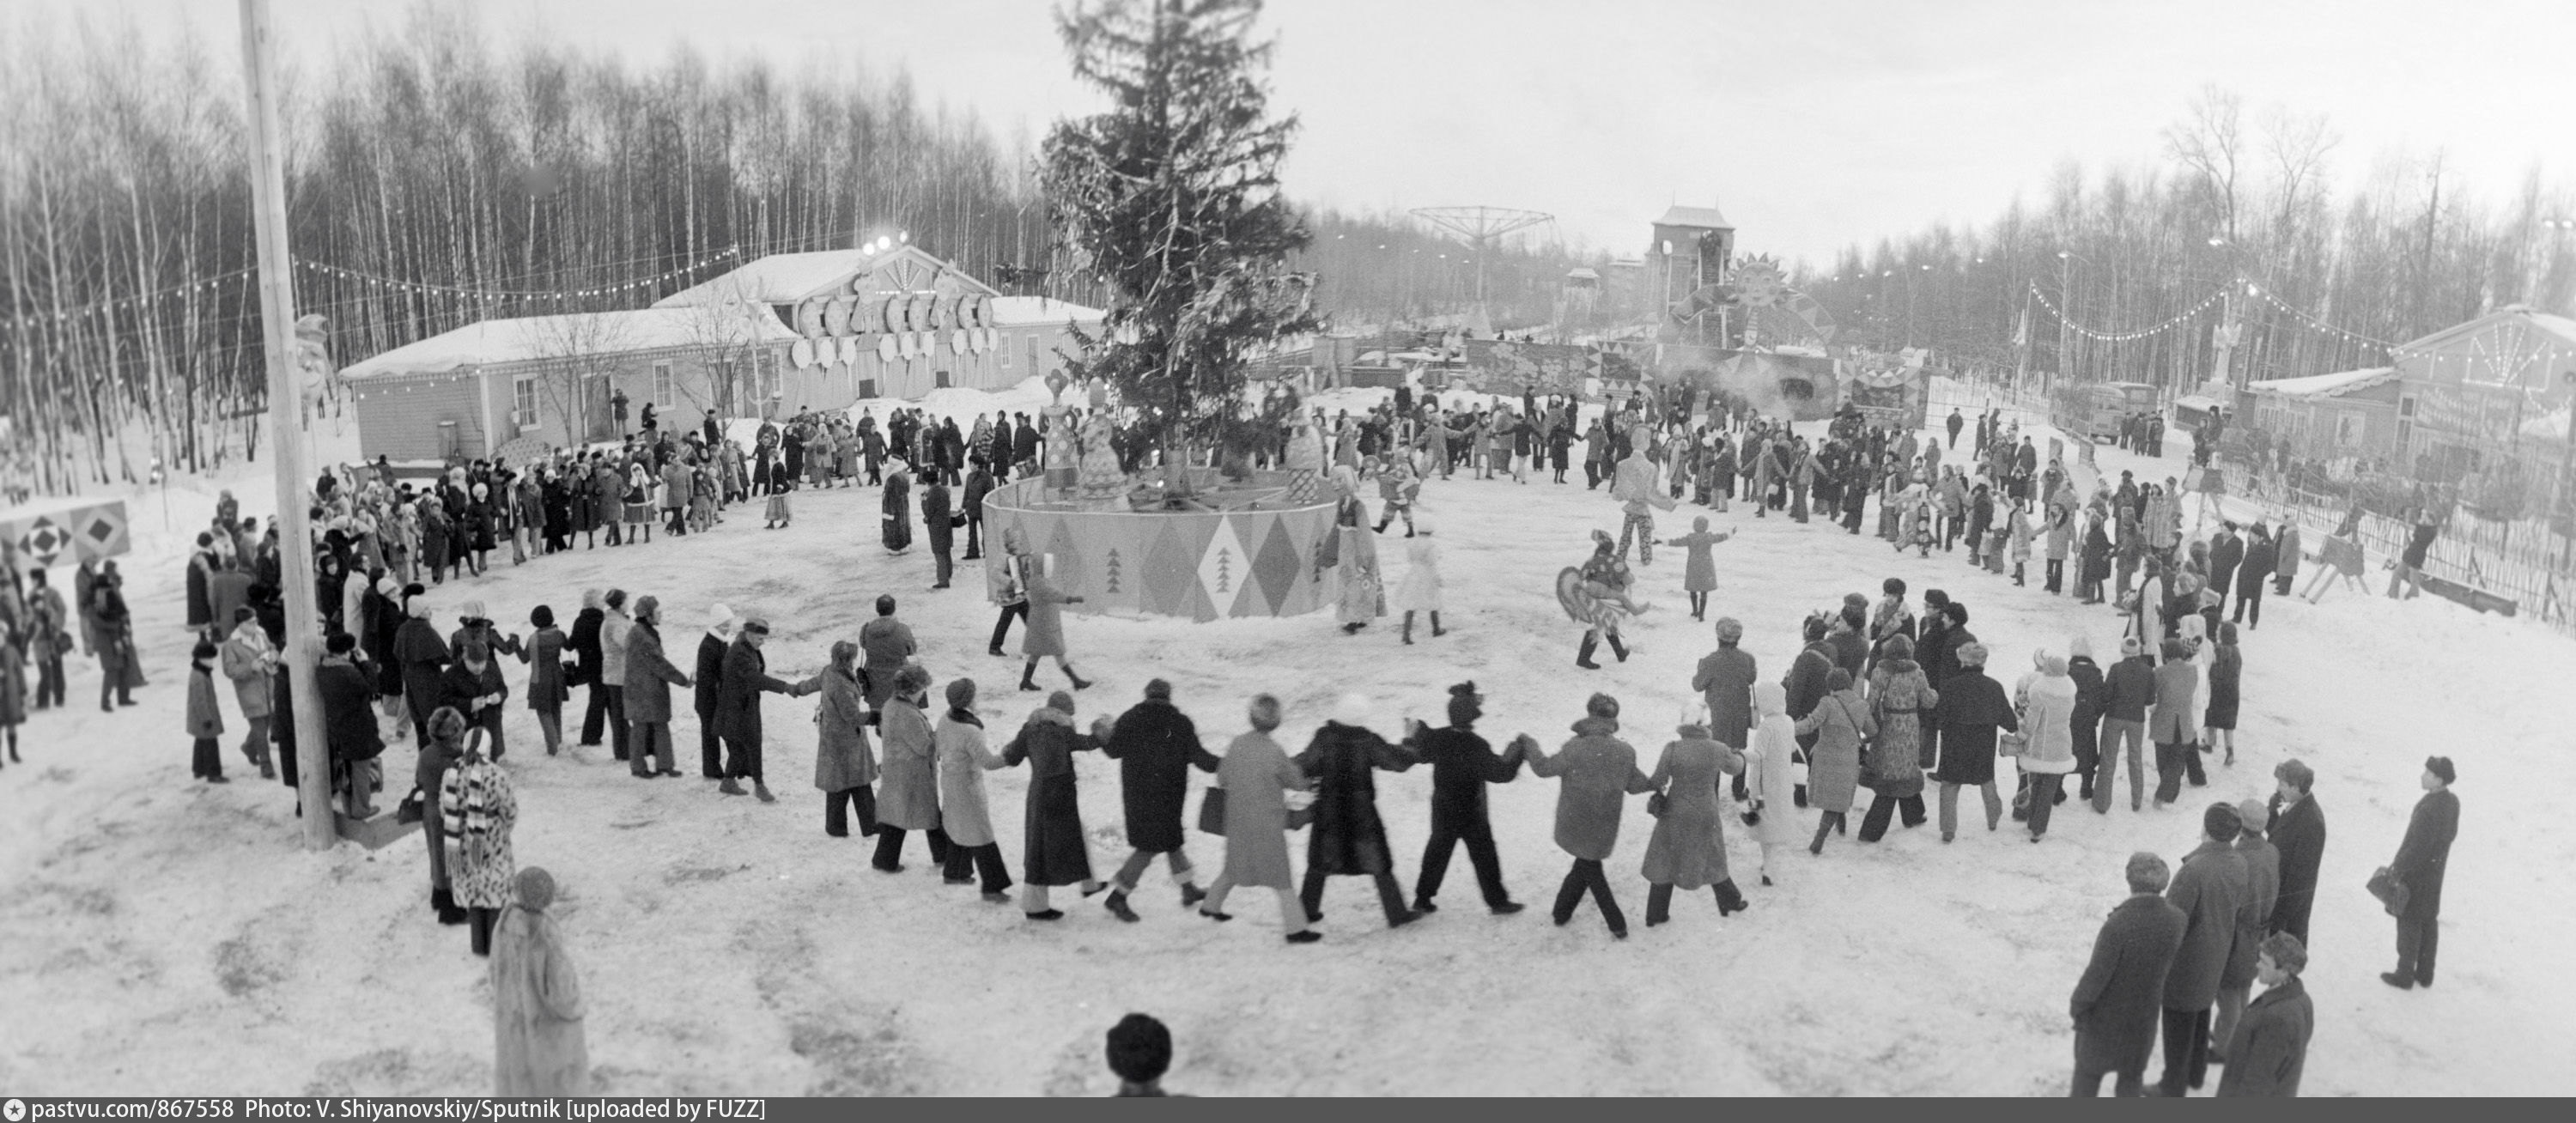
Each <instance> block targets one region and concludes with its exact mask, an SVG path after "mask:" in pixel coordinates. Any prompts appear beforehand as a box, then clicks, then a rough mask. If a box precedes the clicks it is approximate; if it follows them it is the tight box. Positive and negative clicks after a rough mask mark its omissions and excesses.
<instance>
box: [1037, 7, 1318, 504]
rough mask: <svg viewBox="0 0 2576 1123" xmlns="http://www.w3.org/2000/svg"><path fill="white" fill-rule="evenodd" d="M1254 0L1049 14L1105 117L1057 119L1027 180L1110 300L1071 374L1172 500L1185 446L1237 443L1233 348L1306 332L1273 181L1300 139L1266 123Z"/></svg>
mask: <svg viewBox="0 0 2576 1123" xmlns="http://www.w3.org/2000/svg"><path fill="white" fill-rule="evenodd" d="M1260 12H1261V4H1260V2H1259V0H1105V2H1102V3H1098V4H1077V5H1076V6H1074V7H1073V8H1071V9H1070V10H1065V9H1059V10H1058V13H1057V17H1056V24H1057V30H1058V32H1059V33H1060V34H1061V35H1062V36H1063V38H1064V42H1065V47H1066V49H1067V50H1068V52H1069V53H1070V54H1071V55H1072V56H1073V72H1074V75H1075V77H1077V78H1080V79H1082V80H1083V81H1085V82H1087V83H1090V84H1091V85H1093V86H1096V87H1098V88H1099V89H1100V90H1101V91H1103V92H1104V93H1106V94H1108V95H1109V100H1110V104H1111V108H1110V110H1109V111H1108V112H1105V113H1099V114H1094V115H1092V116H1089V117H1084V118H1080V119H1076V120H1065V121H1059V122H1057V123H1056V126H1055V128H1054V129H1053V130H1052V131H1051V132H1050V133H1049V134H1048V136H1047V139H1046V143H1045V147H1044V150H1043V157H1042V158H1043V161H1044V167H1043V170H1042V172H1041V178H1042V180H1043V182H1044V184H1045V189H1046V194H1047V198H1048V203H1049V206H1050V207H1051V208H1052V209H1053V211H1054V214H1055V221H1056V228H1057V230H1059V231H1060V232H1062V235H1063V237H1064V238H1065V239H1066V241H1067V242H1068V243H1070V245H1071V246H1072V248H1073V249H1074V250H1075V251H1076V252H1077V253H1079V254H1080V255H1081V256H1082V257H1083V258H1084V259H1085V260H1084V269H1085V271H1086V272H1091V273H1096V274H1098V275H1100V276H1101V277H1103V278H1105V279H1106V281H1107V283H1108V285H1109V287H1110V289H1111V291H1112V292H1113V293H1114V294H1115V299H1114V301H1113V304H1114V305H1115V307H1113V308H1111V309H1110V312H1109V321H1108V324H1107V325H1106V327H1105V328H1104V330H1103V331H1102V332H1101V333H1100V334H1098V335H1096V336H1086V337H1084V338H1083V339H1082V346H1083V354H1082V355H1081V356H1079V357H1076V358H1074V359H1073V361H1072V363H1071V366H1072V368H1073V370H1074V372H1075V373H1076V374H1078V375H1081V376H1085V377H1088V376H1091V375H1101V376H1105V377H1106V378H1108V379H1109V382H1110V384H1111V385H1113V386H1116V387H1117V388H1118V391H1119V393H1120V395H1121V397H1122V398H1123V399H1124V400H1125V401H1126V403H1127V404H1129V405H1131V406H1134V407H1136V408H1137V412H1138V417H1137V420H1136V422H1135V427H1136V428H1135V432H1136V435H1137V436H1138V437H1140V438H1142V439H1144V440H1148V441H1151V442H1154V443H1156V444H1158V445H1160V446H1161V447H1162V448H1163V450H1164V463H1165V465H1166V476H1167V482H1168V485H1169V486H1170V488H1171V489H1172V490H1173V491H1175V492H1185V491H1186V490H1187V485H1186V482H1185V474H1184V473H1182V472H1180V471H1178V470H1177V468H1178V466H1180V465H1185V464H1188V463H1191V455H1190V454H1191V451H1192V450H1193V449H1199V448H1208V447H1216V448H1219V449H1222V450H1224V451H1226V452H1236V451H1240V450H1239V449H1235V448H1232V447H1229V446H1232V445H1235V444H1237V443H1239V442H1240V441H1241V440H1242V438H1243V435H1244V433H1245V430H1244V428H1243V427H1242V426H1241V425H1240V424H1239V423H1238V420H1237V419H1238V413H1239V410H1240V402H1241V397H1242V390H1243V384H1244V371H1245V365H1246V359H1247V356H1248V355H1249V354H1250V353H1251V352H1252V351H1253V350H1254V349H1255V348H1257V347H1259V346H1261V345H1262V344H1265V343H1268V342H1270V341H1272V340H1275V339H1277V338H1279V337H1280V336H1282V335H1288V334H1293V333H1297V332H1305V331H1312V330H1314V328H1315V326H1316V320H1315V317H1314V314H1313V310H1312V308H1313V306H1312V300H1311V296H1312V293H1313V288H1314V282H1313V278H1312V277H1310V276H1308V275H1305V274H1301V273H1297V272H1294V271H1291V270H1290V269H1288V268H1287V265H1286V261H1287V257H1288V254H1289V253H1291V252H1292V251H1295V250H1298V249H1302V248H1304V247H1305V245H1306V244H1307V241H1308V238H1309V233H1308V230H1307V226H1306V223H1305V220H1304V219H1303V218H1302V217H1301V216H1300V215H1299V214H1298V213H1297V212H1296V210H1295V208H1293V207H1291V206H1290V205H1289V203H1288V201H1287V200H1286V199H1285V198H1283V197H1282V196H1281V194H1280V191H1279V162H1280V160H1281V158H1282V157H1284V156H1285V155H1286V154H1287V151H1288V140H1289V137H1290V136H1291V135H1293V134H1294V133H1295V132H1296V129H1297V119H1296V117H1295V116H1294V115H1290V116H1288V117H1285V118H1281V119H1278V120H1271V119H1269V118H1268V115H1267V103H1268V100H1269V91H1268V90H1267V89H1266V88H1264V86H1263V84H1262V82H1261V79H1260V73H1261V72H1262V71H1263V70H1264V69H1266V68H1267V67H1268V66H1269V61H1270V51H1271V44H1270V43H1268V42H1266V41H1264V42H1254V41H1253V40H1252V38H1251V31H1252V23H1253V21H1254V19H1255V18H1256V17H1258V16H1259V15H1260Z"/></svg>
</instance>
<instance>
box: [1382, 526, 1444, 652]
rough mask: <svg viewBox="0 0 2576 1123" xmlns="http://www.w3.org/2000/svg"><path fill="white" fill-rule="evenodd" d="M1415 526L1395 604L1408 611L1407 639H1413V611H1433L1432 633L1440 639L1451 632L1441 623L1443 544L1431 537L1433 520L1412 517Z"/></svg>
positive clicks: (1407, 544) (1407, 545)
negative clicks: (1441, 554)
mask: <svg viewBox="0 0 2576 1123" xmlns="http://www.w3.org/2000/svg"><path fill="white" fill-rule="evenodd" d="M1408 519H1409V520H1410V521H1411V524H1412V527H1413V530H1412V532H1411V533H1408V534H1406V535H1405V538H1406V539H1407V541H1406V542H1405V544H1404V560H1405V562H1406V565H1405V569H1404V580H1403V581H1401V582H1398V583H1397V584H1396V586H1395V607H1396V609H1397V611H1400V612H1402V613H1404V642H1406V643H1412V642H1413V614H1414V613H1416V612H1425V613H1429V614H1430V616H1431V635H1432V638H1434V639H1437V638H1439V637H1441V636H1445V635H1448V634H1449V630H1448V629H1447V628H1443V627H1441V626H1440V586H1441V580H1440V547H1438V546H1436V545H1434V544H1432V541H1431V520H1430V519H1427V518H1426V519H1419V520H1411V519H1410V516H1408Z"/></svg>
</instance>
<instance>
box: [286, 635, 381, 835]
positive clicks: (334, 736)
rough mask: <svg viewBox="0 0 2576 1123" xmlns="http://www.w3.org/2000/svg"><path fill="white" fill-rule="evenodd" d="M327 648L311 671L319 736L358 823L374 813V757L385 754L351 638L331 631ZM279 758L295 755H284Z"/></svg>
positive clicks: (370, 686) (371, 689)
mask: <svg viewBox="0 0 2576 1123" xmlns="http://www.w3.org/2000/svg"><path fill="white" fill-rule="evenodd" d="M329 647H330V653H329V654H327V655H325V656H323V657H322V662H321V663H320V664H319V665H318V666H316V667H315V668H314V670H313V687H314V691H315V693H317V694H319V695H321V697H322V733H323V736H324V738H325V739H326V741H327V742H328V743H329V745H330V747H331V764H332V767H333V769H334V770H335V771H339V772H342V773H344V774H345V776H346V780H345V781H344V790H345V791H346V792H347V793H348V810H349V817H350V818H352V819H364V818H367V817H368V816H371V815H374V814H375V809H374V808H373V807H371V806H369V805H368V798H369V797H370V796H372V795H373V794H374V787H375V775H376V772H375V768H376V759H377V758H378V757H380V756H383V755H384V751H385V741H384V737H383V736H382V735H381V734H379V733H378V732H377V729H376V713H375V710H374V709H373V708H372V706H371V703H373V702H374V701H375V697H376V688H375V684H374V683H373V682H370V681H368V678H367V672H365V671H363V670H360V669H359V668H358V665H357V662H356V654H355V653H356V651H357V648H358V640H357V637H355V636H352V635H349V634H348V633H346V632H334V633H332V635H331V639H330V643H329ZM292 728H294V723H293V722H287V723H285V724H284V725H282V726H280V729H281V730H290V729H292ZM284 759H285V760H288V761H292V760H294V759H295V757H294V754H292V753H288V754H286V755H285V757H284Z"/></svg>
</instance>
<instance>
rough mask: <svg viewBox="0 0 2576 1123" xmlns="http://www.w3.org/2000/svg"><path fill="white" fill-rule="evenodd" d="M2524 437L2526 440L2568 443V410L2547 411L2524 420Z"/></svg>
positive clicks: (2559, 443)
mask: <svg viewBox="0 0 2576 1123" xmlns="http://www.w3.org/2000/svg"><path fill="white" fill-rule="evenodd" d="M2522 437H2523V439H2524V440H2540V441H2548V442H2549V443H2551V444H2554V445H2564V444H2566V443H2567V411H2566V410H2563V409H2562V410H2558V411H2556V412H2554V413H2545V414H2542V415H2540V416H2538V417H2535V418H2532V419H2531V420H2529V421H2525V422H2523V423H2522Z"/></svg>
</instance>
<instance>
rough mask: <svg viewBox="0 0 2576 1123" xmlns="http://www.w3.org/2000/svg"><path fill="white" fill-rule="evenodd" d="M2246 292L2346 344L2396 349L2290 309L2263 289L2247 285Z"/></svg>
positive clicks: (2387, 343) (2381, 340) (2378, 340)
mask: <svg viewBox="0 0 2576 1123" xmlns="http://www.w3.org/2000/svg"><path fill="white" fill-rule="evenodd" d="M2246 291H2247V292H2249V293H2251V294H2253V296H2254V298H2255V299H2257V300H2260V301H2263V302H2264V303H2266V304H2269V305H2271V306H2272V307H2274V308H2277V309H2279V310H2280V311H2281V312H2282V313H2283V314H2284V315H2287V316H2289V317H2290V318H2291V319H2294V320H2297V321H2299V322H2300V323H2302V324H2306V325H2307V326H2308V327H2311V328H2314V329H2316V330H2317V331H2320V332H2323V333H2325V334H2327V335H2331V336H2333V337H2335V338H2337V339H2340V340H2342V341H2344V342H2346V343H2362V344H2367V345H2369V346H2372V347H2378V348H2381V349H2383V350H2394V349H2395V345H2393V344H2391V343H2389V342H2388V341H2387V340H2385V339H2374V338H2372V337H2370V336H2367V335H2363V334H2361V333H2360V332H2357V331H2345V330H2344V329H2342V328H2339V327H2336V326H2334V325H2333V324H2329V323H2327V322H2325V321H2323V320H2320V319H2317V318H2316V317H2314V316H2311V315H2309V314H2307V313H2305V312H2302V311H2300V310H2298V309H2296V308H2292V307H2290V306H2289V304H2288V303H2287V302H2284V301H2283V300H2282V299H2281V298H2280V297H2277V296H2274V295H2272V294H2271V293H2268V292H2265V291H2263V290H2262V289H2261V288H2258V287H2256V286H2253V285H2247V286H2246Z"/></svg>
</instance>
